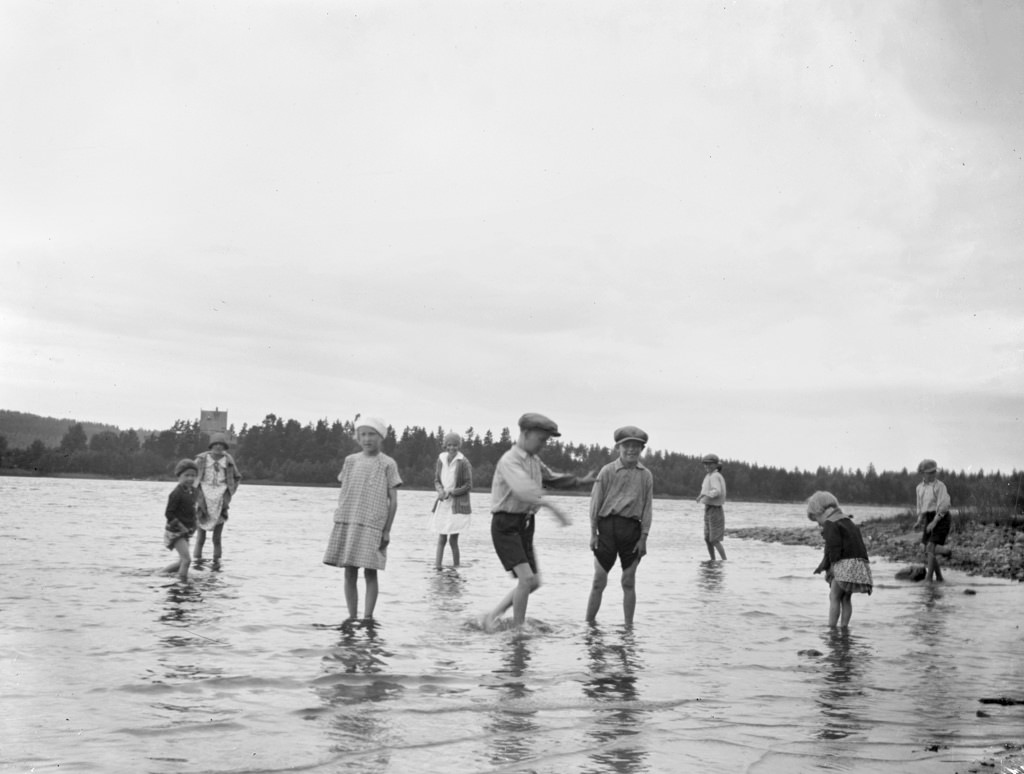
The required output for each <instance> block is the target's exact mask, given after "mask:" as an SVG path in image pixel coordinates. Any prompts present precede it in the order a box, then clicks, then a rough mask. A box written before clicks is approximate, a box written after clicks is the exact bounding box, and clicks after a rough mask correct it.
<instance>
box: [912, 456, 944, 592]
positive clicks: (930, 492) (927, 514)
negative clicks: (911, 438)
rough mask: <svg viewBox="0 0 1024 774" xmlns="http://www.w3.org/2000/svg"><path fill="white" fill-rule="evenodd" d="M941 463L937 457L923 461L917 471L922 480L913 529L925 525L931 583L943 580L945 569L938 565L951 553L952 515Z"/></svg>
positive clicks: (927, 575) (918, 486) (926, 577)
mask: <svg viewBox="0 0 1024 774" xmlns="http://www.w3.org/2000/svg"><path fill="white" fill-rule="evenodd" d="M938 469H939V466H938V464H937V463H936V462H935V460H921V462H920V464H918V466H917V472H918V473H920V474H921V483H920V484H918V485H917V521H915V522H914V529H917V528H918V527H919V526H921V524H924V531H923V532H922V533H921V542H922V543H923V544H924V547H925V556H926V558H927V560H928V565H927V571H926V575H925V579H926V580H927V581H929V582H931V580H932V578H933V577H934V579H935V580H937V581H941V580H942V568H941V567H939V556H940V555H943V554H946V555H948V554H949V549H948V548H946V547H945V546H946V538H947V537H948V535H949V527H950V523H951V522H952V520H953V519H952V517H951V516H950V515H949V492H947V491H946V485H945V484H943V483H942V482H941V481H939V480H938V479H937V478H936V476H937V475H938Z"/></svg>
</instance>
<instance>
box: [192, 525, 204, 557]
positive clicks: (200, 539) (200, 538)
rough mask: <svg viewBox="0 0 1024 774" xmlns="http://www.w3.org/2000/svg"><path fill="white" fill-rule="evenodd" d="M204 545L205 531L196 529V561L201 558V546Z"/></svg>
mask: <svg viewBox="0 0 1024 774" xmlns="http://www.w3.org/2000/svg"><path fill="white" fill-rule="evenodd" d="M205 544H206V530H205V529H202V528H197V529H196V550H195V557H196V559H202V558H203V546H204V545H205Z"/></svg>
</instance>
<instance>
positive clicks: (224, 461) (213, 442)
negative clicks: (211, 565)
mask: <svg viewBox="0 0 1024 774" xmlns="http://www.w3.org/2000/svg"><path fill="white" fill-rule="evenodd" d="M196 469H197V470H198V471H199V473H198V475H197V479H198V481H199V498H198V499H199V531H198V532H197V533H196V549H195V558H196V560H197V561H198V560H199V559H202V558H203V546H204V545H205V544H206V533H207V532H208V531H211V530H212V531H213V558H214V559H215V560H216V559H220V555H221V533H222V532H223V531H224V524H225V522H227V520H228V506H229V505H230V504H231V498H232V497H234V496H235V492H236V491H237V490H238V482H239V481H241V480H242V476H241V474H240V473H239V472H238V466H237V465H236V464H235V460H234V458H233V457H232V456H231V455H230V454H228V438H227V436H226V435H224V433H214V434H213V435H212V436H210V448H209V451H205V452H203V453H202V454H200V455H199V456H198V457H196Z"/></svg>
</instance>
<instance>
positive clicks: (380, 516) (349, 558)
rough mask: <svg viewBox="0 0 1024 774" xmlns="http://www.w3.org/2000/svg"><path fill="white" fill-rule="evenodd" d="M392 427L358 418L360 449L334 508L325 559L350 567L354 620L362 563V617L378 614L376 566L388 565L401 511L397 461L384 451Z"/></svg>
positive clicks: (348, 590)
mask: <svg viewBox="0 0 1024 774" xmlns="http://www.w3.org/2000/svg"><path fill="white" fill-rule="evenodd" d="M385 435H387V426H386V425H385V424H384V422H383V421H381V420H380V419H376V418H374V417H368V418H366V419H360V420H357V421H356V440H357V441H358V442H359V445H360V446H361V447H362V449H363V450H362V451H361V452H356V453H355V454H350V455H349V456H347V457H346V458H345V463H344V464H343V465H342V468H341V473H339V474H338V480H339V481H340V482H341V492H340V494H339V495H338V507H337V509H336V510H335V511H334V529H333V531H332V532H331V538H330V540H329V541H328V543H327V551H326V552H325V553H324V564H329V565H332V566H334V567H343V568H345V603H346V604H347V605H348V616H349V620H352V619H355V618H358V617H359V590H358V588H356V580H357V578H358V577H359V568H360V567H362V568H363V578H364V580H365V582H366V601H365V602H364V604H363V616H364V617H365V618H367V619H372V618H373V611H374V608H375V607H376V605H377V591H378V587H377V570H383V569H384V566H385V564H387V559H388V555H387V548H388V543H390V542H391V523H392V522H393V521H394V520H395V512H396V511H397V510H398V487H400V486H401V485H402V479H401V477H400V476H399V475H398V465H396V464H395V461H394V460H393V459H391V458H390V457H389V456H388V455H386V454H384V453H383V452H381V446H382V444H383V443H384V436H385Z"/></svg>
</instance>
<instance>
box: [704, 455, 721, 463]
mask: <svg viewBox="0 0 1024 774" xmlns="http://www.w3.org/2000/svg"><path fill="white" fill-rule="evenodd" d="M700 461H701V462H702V463H703V464H705V465H717V464H718V455H717V454H705V455H704V456H703V457H701V459H700Z"/></svg>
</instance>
